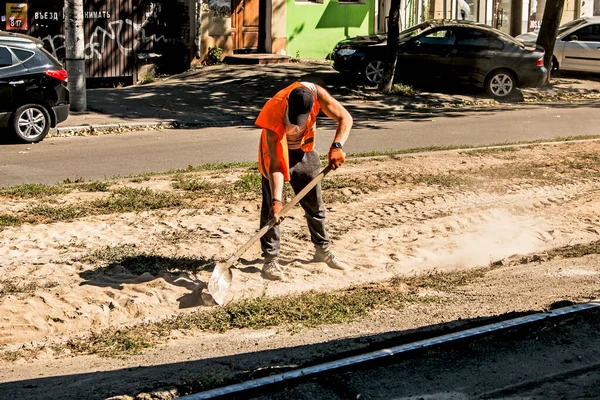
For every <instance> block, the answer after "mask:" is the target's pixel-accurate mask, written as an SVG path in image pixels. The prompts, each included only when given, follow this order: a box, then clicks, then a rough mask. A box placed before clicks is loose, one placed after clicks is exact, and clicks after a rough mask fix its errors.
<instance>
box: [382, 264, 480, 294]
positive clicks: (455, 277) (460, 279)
mask: <svg viewBox="0 0 600 400" xmlns="http://www.w3.org/2000/svg"><path fill="white" fill-rule="evenodd" d="M487 271H489V268H475V269H470V270H466V271H453V272H441V271H438V270H433V271H431V272H428V273H427V274H423V275H416V276H410V277H404V276H398V277H395V278H393V279H392V284H393V285H400V284H404V285H407V286H409V287H412V288H419V289H434V290H438V291H442V292H450V291H452V290H454V289H455V288H457V287H460V286H464V285H467V284H470V283H472V282H475V281H476V280H478V279H480V278H483V277H484V276H485V274H486V272H487Z"/></svg>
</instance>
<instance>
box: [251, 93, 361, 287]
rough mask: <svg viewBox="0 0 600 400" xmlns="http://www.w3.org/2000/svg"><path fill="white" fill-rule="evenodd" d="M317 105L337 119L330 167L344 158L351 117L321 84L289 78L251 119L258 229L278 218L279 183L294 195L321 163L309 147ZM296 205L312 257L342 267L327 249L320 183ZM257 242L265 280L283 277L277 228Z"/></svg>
mask: <svg viewBox="0 0 600 400" xmlns="http://www.w3.org/2000/svg"><path fill="white" fill-rule="evenodd" d="M321 109H322V110H323V112H324V113H325V115H327V116H328V117H329V118H331V119H333V120H334V121H336V122H337V129H336V131H335V137H334V139H333V143H332V145H331V148H330V149H329V154H328V159H329V165H330V166H331V168H333V169H336V168H338V167H340V166H341V165H342V164H343V163H344V161H345V154H344V152H343V150H342V147H343V144H344V143H345V142H346V139H347V138H348V135H349V134H350V129H351V128H352V117H351V116H350V114H349V113H348V111H347V110H346V109H345V108H344V107H343V106H342V105H341V104H340V103H339V102H338V101H337V100H336V99H334V98H333V97H332V96H331V95H330V94H329V93H328V92H327V91H326V90H325V89H324V88H322V87H320V86H318V85H315V84H313V83H309V82H295V83H293V84H291V85H290V86H288V87H286V88H285V89H282V90H281V91H279V92H278V93H277V94H275V96H273V97H272V98H271V99H270V100H269V101H267V103H266V104H265V105H264V107H263V109H262V110H261V112H260V114H259V116H258V118H257V119H256V125H257V126H258V127H260V128H262V134H261V138H260V144H259V150H258V166H259V170H260V172H261V174H262V207H261V213H260V226H261V228H262V227H263V226H265V225H266V224H267V223H268V222H269V220H271V218H273V219H275V221H276V222H278V221H279V218H280V216H279V214H280V213H281V210H282V208H283V203H282V195H283V185H284V181H289V182H290V184H291V186H292V189H293V190H294V192H295V193H296V194H297V193H298V192H300V191H301V190H302V189H303V188H304V187H305V186H306V185H307V184H308V183H309V182H310V181H311V180H313V179H314V178H315V177H316V176H317V175H318V174H319V172H320V170H321V162H320V160H319V154H318V153H317V152H316V150H315V132H316V120H317V115H318V114H319V111H320V110H321ZM300 205H301V206H302V208H303V209H304V213H305V216H306V221H307V223H308V229H309V231H310V237H311V241H312V243H313V244H314V246H315V255H314V261H318V262H325V263H326V264H327V265H328V266H329V267H330V268H335V269H340V270H344V269H347V268H348V267H347V265H346V264H345V263H344V262H343V261H341V260H340V259H338V258H337V257H336V256H335V255H334V254H333V253H332V252H331V250H330V248H329V245H330V240H329V237H328V235H327V232H326V231H325V205H324V203H323V199H322V196H321V184H320V183H319V184H317V185H316V186H315V187H314V188H313V189H311V190H310V191H309V192H308V193H307V194H306V195H305V196H304V197H303V198H302V199H301V200H300ZM260 244H261V249H262V254H263V257H264V266H263V270H262V271H263V274H264V276H265V278H268V279H272V280H282V279H284V278H285V273H284V271H283V269H282V268H281V266H280V265H279V263H278V257H279V250H280V232H279V226H278V225H276V226H275V227H274V228H273V229H271V230H269V231H268V232H267V233H265V234H264V236H262V237H261V239H260Z"/></svg>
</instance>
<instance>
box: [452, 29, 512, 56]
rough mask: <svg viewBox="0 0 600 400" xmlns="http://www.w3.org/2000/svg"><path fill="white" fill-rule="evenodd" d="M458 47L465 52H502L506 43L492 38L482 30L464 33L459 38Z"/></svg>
mask: <svg viewBox="0 0 600 400" xmlns="http://www.w3.org/2000/svg"><path fill="white" fill-rule="evenodd" d="M456 45H457V46H458V48H459V49H463V50H471V51H477V50H502V49H503V48H504V42H502V40H500V39H498V38H495V37H492V36H491V35H490V34H489V33H487V32H484V31H480V30H476V29H473V30H468V31H462V32H461V33H460V35H459V37H458V38H457V42H456Z"/></svg>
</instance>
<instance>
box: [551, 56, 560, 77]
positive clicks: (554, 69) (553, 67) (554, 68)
mask: <svg viewBox="0 0 600 400" xmlns="http://www.w3.org/2000/svg"><path fill="white" fill-rule="evenodd" d="M550 70H551V71H552V72H554V73H556V72H558V60H557V59H556V57H554V56H552V62H551V63H550Z"/></svg>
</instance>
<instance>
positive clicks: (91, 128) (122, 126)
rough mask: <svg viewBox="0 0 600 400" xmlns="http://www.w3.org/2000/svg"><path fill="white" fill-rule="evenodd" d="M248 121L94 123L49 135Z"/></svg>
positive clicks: (100, 132) (115, 131)
mask: <svg viewBox="0 0 600 400" xmlns="http://www.w3.org/2000/svg"><path fill="white" fill-rule="evenodd" d="M246 123H248V122H247V121H241V120H240V121H229V122H225V121H207V122H198V121H173V120H168V121H146V122H124V123H113V124H94V125H72V126H61V127H56V128H52V129H50V131H49V132H48V136H47V137H68V136H94V135H104V134H109V133H124V132H132V131H147V130H160V129H186V128H200V127H211V126H215V127H216V126H236V125H244V124H246Z"/></svg>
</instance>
